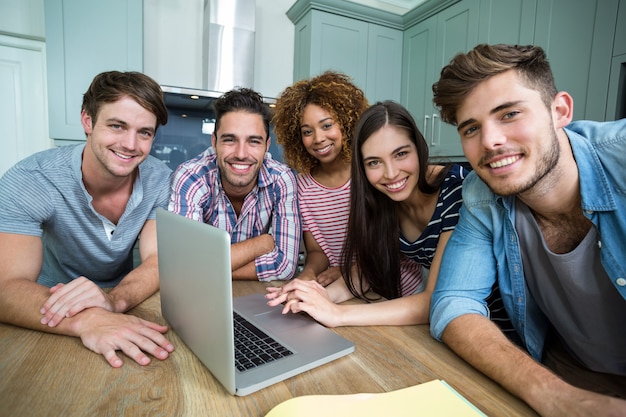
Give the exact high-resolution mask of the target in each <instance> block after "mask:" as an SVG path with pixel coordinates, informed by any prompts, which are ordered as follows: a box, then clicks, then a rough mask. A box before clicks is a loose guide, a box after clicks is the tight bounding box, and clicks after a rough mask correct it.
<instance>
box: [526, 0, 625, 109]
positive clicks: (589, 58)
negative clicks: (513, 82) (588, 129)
mask: <svg viewBox="0 0 626 417" xmlns="http://www.w3.org/2000/svg"><path fill="white" fill-rule="evenodd" d="M618 6H619V0H542V1H540V2H538V5H537V17H536V23H535V38H534V43H535V44H536V45H539V46H541V47H543V48H544V49H545V51H546V53H547V55H548V59H549V60H550V64H551V66H552V70H553V72H554V78H555V82H556V86H557V88H558V89H559V90H564V91H567V92H568V93H570V94H571V95H572V97H573V98H574V120H576V119H591V120H605V117H607V112H606V106H607V96H608V94H609V77H610V73H611V59H612V49H613V45H614V38H615V36H616V24H617V15H618ZM624 6H626V5H625V4H624V1H622V7H624ZM608 118H610V117H608Z"/></svg>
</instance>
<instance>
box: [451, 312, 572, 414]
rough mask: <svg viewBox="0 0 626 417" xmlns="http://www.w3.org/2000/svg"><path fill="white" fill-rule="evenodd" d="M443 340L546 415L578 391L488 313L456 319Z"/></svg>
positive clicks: (472, 363) (554, 410) (482, 370)
mask: <svg viewBox="0 0 626 417" xmlns="http://www.w3.org/2000/svg"><path fill="white" fill-rule="evenodd" d="M443 341H444V343H446V344H447V345H448V346H449V347H450V348H451V349H452V350H454V351H455V352H456V353H457V354H459V356H461V357H462V358H463V359H465V360H466V361H468V362H469V363H470V364H471V365H473V366H474V367H475V368H477V369H478V370H479V371H481V372H483V373H484V374H485V375H487V376H489V377H490V378H491V379H493V380H494V381H496V382H498V383H499V384H500V385H502V386H503V387H504V388H505V389H507V390H508V391H509V392H511V393H512V394H513V395H516V396H517V397H519V398H521V399H522V400H524V401H525V402H527V403H528V404H529V405H530V406H531V407H533V408H534V409H535V410H537V411H539V412H540V414H542V415H554V413H555V412H557V410H556V409H555V408H553V407H555V404H556V403H558V402H560V401H563V400H564V399H565V397H567V396H570V395H572V394H573V393H574V392H576V391H578V390H576V389H574V388H573V387H572V386H570V385H568V384H566V383H565V382H563V381H562V380H561V379H560V378H558V377H557V376H556V375H554V374H553V373H552V372H551V371H549V370H548V369H546V368H545V367H544V366H543V365H541V364H540V363H538V362H537V361H535V360H534V359H533V358H532V357H530V356H529V355H528V354H527V353H525V352H524V351H522V350H521V349H519V348H518V347H517V346H515V345H514V344H513V343H511V342H510V341H509V340H508V339H507V338H506V336H504V335H503V334H502V332H501V331H500V329H498V328H497V326H496V325H495V324H493V323H492V322H491V321H490V320H489V319H488V318H486V317H484V316H480V315H475V314H472V315H464V316H460V317H458V318H456V319H454V320H453V321H452V322H451V323H450V324H449V325H448V326H447V328H446V330H445V331H444V333H443ZM557 414H558V413H557Z"/></svg>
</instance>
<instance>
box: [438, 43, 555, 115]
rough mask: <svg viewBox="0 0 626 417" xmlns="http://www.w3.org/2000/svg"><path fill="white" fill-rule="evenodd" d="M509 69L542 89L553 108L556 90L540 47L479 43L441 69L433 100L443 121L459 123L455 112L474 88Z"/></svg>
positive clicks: (548, 103) (546, 100) (543, 96)
mask: <svg viewBox="0 0 626 417" xmlns="http://www.w3.org/2000/svg"><path fill="white" fill-rule="evenodd" d="M508 70H515V71H517V73H518V74H519V76H520V78H521V79H522V82H524V83H525V84H526V85H527V86H528V87H530V88H532V89H534V90H537V91H539V93H540V94H541V98H542V100H543V102H544V104H545V105H546V106H547V107H548V108H550V105H551V103H552V100H553V99H554V96H555V95H556V94H557V90H556V86H555V84H554V76H553V75H552V70H551V69H550V64H549V62H548V60H547V58H546V54H545V52H544V51H543V49H542V48H541V47H539V46H534V45H527V46H521V45H505V44H498V45H487V44H480V45H477V46H476V47H474V49H472V50H471V51H469V52H468V53H465V54H458V55H456V56H455V57H454V58H453V59H452V61H450V63H449V64H448V65H446V66H445V67H443V69H442V70H441V76H440V78H439V81H437V82H436V83H435V84H433V93H434V95H433V102H434V103H435V106H436V107H437V108H439V110H440V114H441V118H442V120H443V121H445V122H447V123H450V124H453V125H456V123H457V120H456V112H457V110H458V109H459V107H460V106H461V105H462V103H463V101H464V100H465V99H466V98H467V96H468V95H469V94H470V93H471V92H472V90H473V89H474V88H475V87H476V86H477V85H478V84H480V83H481V82H483V81H485V80H487V79H488V78H490V77H492V76H494V75H498V74H501V73H503V72H505V71H508Z"/></svg>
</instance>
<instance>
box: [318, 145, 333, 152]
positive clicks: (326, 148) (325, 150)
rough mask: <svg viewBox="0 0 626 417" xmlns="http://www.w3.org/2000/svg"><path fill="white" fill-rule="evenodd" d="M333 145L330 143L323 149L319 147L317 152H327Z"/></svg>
mask: <svg viewBox="0 0 626 417" xmlns="http://www.w3.org/2000/svg"><path fill="white" fill-rule="evenodd" d="M331 146H332V145H328V146H325V147H323V148H322V149H318V150H317V153H326V152H328V151H329V150H330V147H331Z"/></svg>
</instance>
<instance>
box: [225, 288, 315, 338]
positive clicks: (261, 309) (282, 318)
mask: <svg viewBox="0 0 626 417" xmlns="http://www.w3.org/2000/svg"><path fill="white" fill-rule="evenodd" d="M233 308H234V310H235V311H237V312H238V313H239V314H241V315H243V316H244V317H247V318H248V319H251V320H252V321H253V322H256V323H258V324H259V325H261V326H262V327H270V328H271V329H272V330H273V331H274V332H281V331H283V330H285V329H286V328H287V329H292V328H294V327H302V326H306V325H309V324H311V323H315V320H313V319H312V318H311V317H309V316H308V315H306V314H291V313H288V314H282V309H283V306H282V305H277V306H275V307H271V306H269V305H267V299H266V298H265V296H264V295H263V294H260V293H258V294H251V295H246V296H243V297H236V298H234V299H233Z"/></svg>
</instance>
